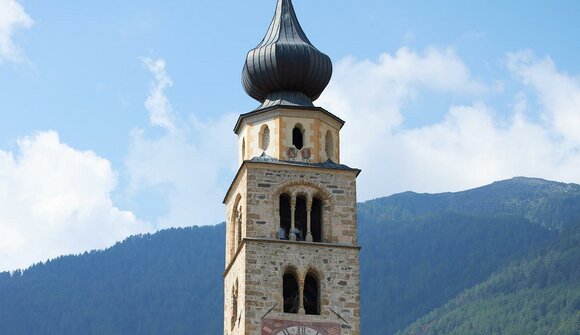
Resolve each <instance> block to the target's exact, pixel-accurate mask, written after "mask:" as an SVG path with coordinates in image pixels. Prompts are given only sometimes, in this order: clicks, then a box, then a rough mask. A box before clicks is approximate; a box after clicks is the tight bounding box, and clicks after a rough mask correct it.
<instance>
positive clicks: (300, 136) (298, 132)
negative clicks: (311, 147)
mask: <svg viewBox="0 0 580 335" xmlns="http://www.w3.org/2000/svg"><path fill="white" fill-rule="evenodd" d="M292 144H293V145H294V146H295V147H296V149H298V150H301V149H302V148H303V147H304V128H303V127H302V125H301V124H300V123H297V124H296V125H295V126H294V129H292Z"/></svg>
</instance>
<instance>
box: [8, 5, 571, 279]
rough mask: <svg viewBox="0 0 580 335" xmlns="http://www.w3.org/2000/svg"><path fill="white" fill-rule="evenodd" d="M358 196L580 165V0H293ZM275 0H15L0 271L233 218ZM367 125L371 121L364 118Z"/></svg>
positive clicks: (459, 185)
mask: <svg viewBox="0 0 580 335" xmlns="http://www.w3.org/2000/svg"><path fill="white" fill-rule="evenodd" d="M293 3H294V7H295V9H296V12H297V14H298V17H299V20H300V22H301V24H302V27H303V28H304V30H305V31H306V33H307V35H308V36H309V38H310V40H311V41H312V42H313V43H314V44H315V45H316V46H317V47H318V48H319V49H320V50H322V51H323V52H325V53H326V54H328V55H329V56H330V57H331V58H332V60H333V62H334V66H335V71H334V76H333V79H332V81H331V84H330V85H329V87H328V89H327V91H326V92H325V94H324V95H323V96H322V97H321V98H320V99H319V101H317V104H318V105H320V106H322V107H324V108H326V109H328V110H329V111H331V112H333V113H335V114H337V115H338V116H340V117H342V118H343V119H345V120H346V122H347V123H346V126H345V128H344V130H343V134H342V142H341V144H342V147H343V157H342V158H343V163H346V164H348V165H351V166H355V167H360V168H362V169H363V173H362V174H361V176H360V178H359V184H358V190H359V194H358V196H359V200H368V199H371V198H374V197H379V196H385V195H390V194H392V193H396V192H402V191H406V190H413V191H417V192H442V191H456V190H462V189H467V188H470V187H475V186H479V185H483V184H485V183H489V182H492V181H494V180H499V179H505V178H510V177H512V176H517V175H527V176H536V177H542V178H547V179H554V180H560V181H565V182H576V183H579V182H580V169H578V166H580V79H579V78H580V62H578V56H579V52H578V43H577V42H576V41H577V39H578V36H579V35H580V23H579V22H578V17H580V3H578V2H577V1H559V2H557V3H556V2H549V1H509V2H506V1H470V2H465V1H464V2H460V1H437V2H434V1H384V0H382V1H379V0H368V1H365V0H362V1H356V2H338V1H330V0H317V1H312V0H311V1H306V0H294V1H293ZM274 6H275V1H274V0H271V1H264V0H261V1H257V0H248V1H219V0H213V1H195V2H193V1H173V2H171V3H167V2H162V1H143V0H141V1H121V2H120V1H108V0H103V1H95V2H78V1H77V2H71V1H62V0H60V1H59V0H57V1H50V2H46V1H32V0H0V270H11V269H15V268H17V267H26V266H28V265H30V264H32V263H33V262H38V261H42V260H45V259H47V258H51V257H56V256H58V255H60V254H66V253H76V252H80V251H83V250H87V249H93V248H103V247H106V246H108V245H111V244H113V243H114V242H115V241H117V240H121V239H123V238H124V237H126V236H128V235H130V234H135V233H142V232H152V231H155V230H157V229H162V228H167V227H172V226H188V225H204V224H215V223H218V222H220V221H223V218H224V208H223V206H222V205H221V199H222V196H223V194H224V193H225V191H226V189H227V187H228V186H229V182H230V181H231V179H232V178H233V175H234V174H235V171H236V165H235V164H236V163H235V159H236V153H235V150H236V149H235V143H236V142H235V135H234V134H233V133H232V131H231V129H232V128H233V125H234V122H235V119H236V117H237V115H238V114H240V113H245V112H248V111H250V110H252V109H254V108H255V107H257V105H258V104H257V102H255V101H253V100H252V99H251V98H249V97H248V96H247V95H246V94H245V93H244V91H243V89H242V87H241V84H240V75H241V69H242V65H243V61H244V58H245V55H246V52H247V51H248V50H249V49H251V48H253V47H254V46H255V45H257V44H258V42H259V41H260V40H261V38H262V37H263V35H264V34H265V32H266V29H267V27H268V24H269V22H270V20H271V17H272V15H273V12H274ZM361 134H364V136H361Z"/></svg>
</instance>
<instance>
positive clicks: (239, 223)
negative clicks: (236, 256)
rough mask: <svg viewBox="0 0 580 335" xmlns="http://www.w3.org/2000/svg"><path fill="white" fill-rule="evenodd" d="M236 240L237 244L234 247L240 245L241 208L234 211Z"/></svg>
mask: <svg viewBox="0 0 580 335" xmlns="http://www.w3.org/2000/svg"><path fill="white" fill-rule="evenodd" d="M235 219H236V223H235V224H236V233H237V234H236V239H237V243H236V246H239V245H240V243H242V206H241V205H240V206H238V208H237V209H236V217H235Z"/></svg>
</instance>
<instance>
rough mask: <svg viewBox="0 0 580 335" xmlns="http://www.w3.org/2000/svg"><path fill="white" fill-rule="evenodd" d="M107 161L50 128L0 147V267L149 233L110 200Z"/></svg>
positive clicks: (112, 185) (112, 177)
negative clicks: (7, 147) (66, 141)
mask: <svg viewBox="0 0 580 335" xmlns="http://www.w3.org/2000/svg"><path fill="white" fill-rule="evenodd" d="M114 188H115V174H114V172H113V171H112V169H111V165H110V163H109V161H107V160H106V159H103V158H101V157H98V156H97V155H96V154H95V153H93V152H91V151H78V150H75V149H73V148H71V147H69V146H68V145H66V144H64V143H62V142H61V141H60V139H59V136H58V134H57V133H56V132H54V131H48V132H41V133H37V134H35V135H33V136H30V137H26V138H23V139H21V140H20V141H19V142H18V152H17V153H13V152H9V151H2V150H0V232H2V233H1V234H0V270H13V269H16V268H23V267H27V266H29V265H30V264H32V263H34V262H39V261H44V260H46V259H48V258H53V257H57V256H59V255H62V254H69V253H79V252H82V251H85V250H88V249H94V248H104V247H107V246H110V245H111V244H113V243H114V242H116V241H119V240H121V239H123V238H125V237H127V236H129V235H131V234H135V233H142V232H146V231H150V230H151V229H150V227H149V226H148V225H147V224H145V223H143V222H140V221H139V220H137V219H136V218H135V216H134V215H133V214H132V213H131V212H127V211H123V210H120V209H119V208H117V207H115V205H114V204H113V202H112V200H111V197H110V193H111V192H112V191H113V189H114Z"/></svg>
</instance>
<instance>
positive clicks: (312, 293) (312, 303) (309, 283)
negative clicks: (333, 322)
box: [303, 273, 320, 315]
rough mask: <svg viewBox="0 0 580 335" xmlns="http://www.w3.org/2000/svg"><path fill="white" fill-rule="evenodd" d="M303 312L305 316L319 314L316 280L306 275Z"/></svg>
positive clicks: (318, 292)
mask: <svg viewBox="0 0 580 335" xmlns="http://www.w3.org/2000/svg"><path fill="white" fill-rule="evenodd" d="M303 304H304V311H305V312H306V314H311V315H319V314H320V289H319V283H318V278H317V277H316V276H315V275H314V274H313V273H308V274H307V275H306V279H305V280H304V303H303Z"/></svg>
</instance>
